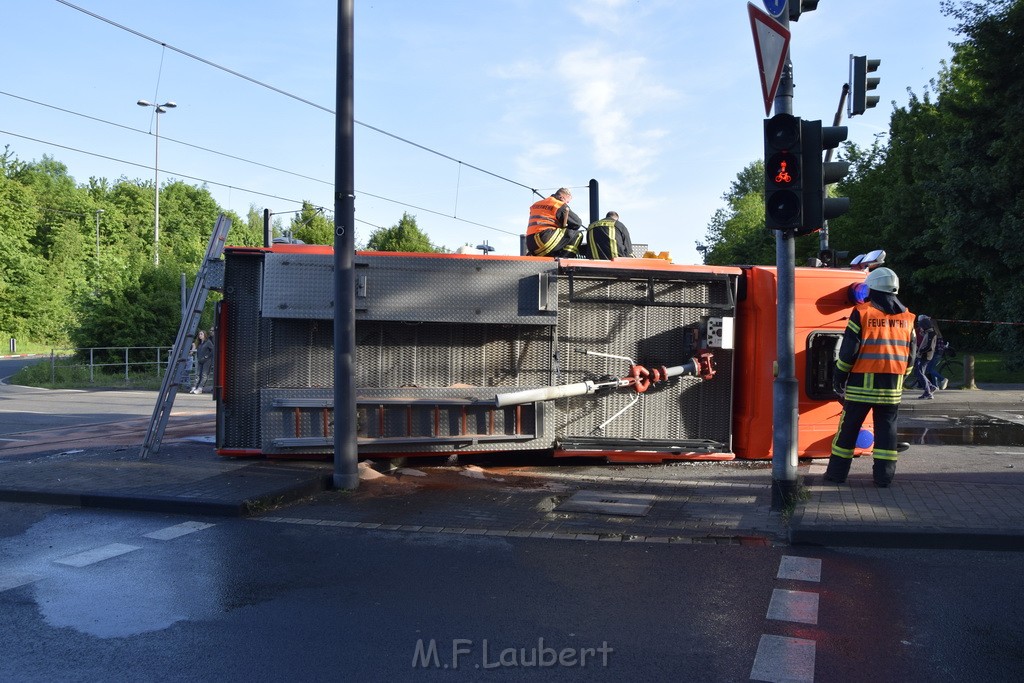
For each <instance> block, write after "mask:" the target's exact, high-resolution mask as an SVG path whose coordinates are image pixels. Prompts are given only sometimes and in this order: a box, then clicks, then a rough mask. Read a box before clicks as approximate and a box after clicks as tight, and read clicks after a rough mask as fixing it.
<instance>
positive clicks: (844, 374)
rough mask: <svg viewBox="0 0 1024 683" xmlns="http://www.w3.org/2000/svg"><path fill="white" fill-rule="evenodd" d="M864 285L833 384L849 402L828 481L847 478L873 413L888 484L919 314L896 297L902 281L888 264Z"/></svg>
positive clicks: (882, 475)
mask: <svg viewBox="0 0 1024 683" xmlns="http://www.w3.org/2000/svg"><path fill="white" fill-rule="evenodd" d="M864 283H865V284H866V285H867V286H868V300H867V301H865V302H864V303H862V304H858V305H857V306H856V307H854V309H853V311H852V312H851V313H850V321H849V323H847V325H846V331H845V332H844V333H843V341H842V344H841V345H840V347H839V358H838V359H837V360H836V373H835V377H834V380H833V385H834V389H835V392H836V394H838V395H839V396H840V397H841V398H843V399H844V401H843V414H842V417H841V418H840V419H839V431H838V432H837V433H836V436H835V439H833V441H832V455H831V457H830V458H829V461H828V468H827V469H826V471H825V475H824V476H825V479H826V480H828V481H831V482H835V483H837V484H842V483H843V482H845V481H846V475H847V474H848V473H849V472H850V464H851V463H852V461H853V450H854V447H855V446H856V444H857V435H858V434H859V433H860V429H861V426H862V425H863V424H864V418H866V417H867V414H868V411H869V410H871V411H872V412H873V414H874V423H875V446H874V450H873V454H872V455H873V458H874V466H873V467H872V474H873V476H874V480H875V485H876V486H879V487H882V488H884V487H887V486H888V485H889V484H890V483H891V482H892V479H893V477H894V476H895V475H896V455H897V452H898V451H899V450H903V445H902V444H897V442H896V417H897V414H898V412H899V407H900V398H901V397H902V395H903V378H904V377H905V376H906V375H907V373H908V372H909V371H910V368H912V367H913V366H914V355H915V353H916V350H917V349H916V339H915V336H914V317H915V316H914V314H913V313H911V312H910V311H908V310H907V307H906V306H904V305H903V304H902V303H901V302H900V300H899V299H897V298H896V294H897V292H899V289H900V280H899V278H898V277H897V276H896V273H894V272H893V271H891V270H890V269H888V268H876V269H875V270H873V271H871V272H870V273H869V274H868V276H867V278H866V279H865V280H864Z"/></svg>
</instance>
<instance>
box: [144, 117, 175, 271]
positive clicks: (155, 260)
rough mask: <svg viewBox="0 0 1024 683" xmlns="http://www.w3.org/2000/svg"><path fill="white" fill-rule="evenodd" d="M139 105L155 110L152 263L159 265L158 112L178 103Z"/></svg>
mask: <svg viewBox="0 0 1024 683" xmlns="http://www.w3.org/2000/svg"><path fill="white" fill-rule="evenodd" d="M137 104H138V105H139V106H140V107H153V109H155V110H156V153H155V155H154V157H153V183H154V184H155V185H156V187H155V188H154V192H155V193H156V195H155V199H154V201H153V264H154V265H157V266H159V265H160V114H165V113H167V110H168V109H174V108H175V107H177V106H178V105H176V104H175V103H174V102H164V103H163V104H154V103H152V102H150V101H148V100H139V101H138V103H137Z"/></svg>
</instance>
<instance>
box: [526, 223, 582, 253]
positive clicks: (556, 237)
mask: <svg viewBox="0 0 1024 683" xmlns="http://www.w3.org/2000/svg"><path fill="white" fill-rule="evenodd" d="M582 242H583V233H582V232H581V231H579V230H574V229H573V228H557V229H554V230H542V231H540V232H536V233H534V234H532V235H530V236H528V237H527V238H526V248H527V253H528V254H529V255H530V256H554V257H563V258H564V257H569V258H575V257H576V256H577V255H578V254H579V250H580V244H581V243H582Z"/></svg>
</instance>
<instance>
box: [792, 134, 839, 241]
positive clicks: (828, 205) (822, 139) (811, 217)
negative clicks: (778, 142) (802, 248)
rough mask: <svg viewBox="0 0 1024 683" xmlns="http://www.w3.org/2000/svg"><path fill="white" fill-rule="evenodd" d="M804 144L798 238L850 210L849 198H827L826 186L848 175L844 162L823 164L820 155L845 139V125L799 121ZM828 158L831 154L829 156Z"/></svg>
mask: <svg viewBox="0 0 1024 683" xmlns="http://www.w3.org/2000/svg"><path fill="white" fill-rule="evenodd" d="M801 129H802V130H801V134H800V137H801V141H802V144H803V163H802V164H801V165H802V167H803V172H804V179H803V207H802V222H801V224H800V226H799V227H798V228H797V229H796V234H797V235H807V234H809V233H812V232H814V231H815V230H820V229H821V226H822V225H823V224H824V222H825V221H827V220H828V219H829V218H835V217H836V216H841V215H842V214H844V213H846V212H847V211H849V210H850V199H849V197H829V196H828V189H827V188H826V185H831V184H832V183H835V182H838V181H840V180H842V179H843V177H844V176H845V175H846V174H847V173H848V172H849V170H850V164H849V163H847V162H845V161H825V160H823V159H822V156H821V155H822V152H825V151H828V150H831V149H834V148H835V147H838V146H839V143H840V142H842V141H843V140H845V139H846V135H847V130H846V126H822V125H821V121H802V122H801ZM828 158H831V154H829V155H828Z"/></svg>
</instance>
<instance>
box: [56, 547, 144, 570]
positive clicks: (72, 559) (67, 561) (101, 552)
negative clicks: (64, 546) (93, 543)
mask: <svg viewBox="0 0 1024 683" xmlns="http://www.w3.org/2000/svg"><path fill="white" fill-rule="evenodd" d="M138 549H139V546H137V545H125V544H124V543H111V544H110V545H105V546H101V547H99V548H93V549H92V550H86V551H85V552H81V553H77V554H75V555H71V556H69V557H65V558H62V559H60V560H54V562H56V563H57V564H64V565H67V566H69V567H87V566H89V565H90V564H95V563H96V562H102V561H103V560H109V559H110V558H112V557H117V556H118V555H124V554H125V553H130V552H132V551H133V550H138Z"/></svg>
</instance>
